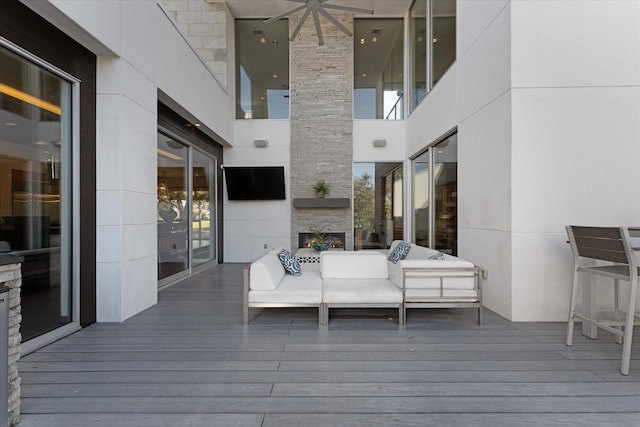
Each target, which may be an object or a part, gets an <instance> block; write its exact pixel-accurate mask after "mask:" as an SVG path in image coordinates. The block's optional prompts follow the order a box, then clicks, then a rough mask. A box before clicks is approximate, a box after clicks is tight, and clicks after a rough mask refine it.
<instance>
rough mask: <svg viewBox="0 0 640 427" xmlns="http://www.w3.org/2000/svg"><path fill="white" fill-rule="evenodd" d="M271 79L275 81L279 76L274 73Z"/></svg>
mask: <svg viewBox="0 0 640 427" xmlns="http://www.w3.org/2000/svg"><path fill="white" fill-rule="evenodd" d="M271 77H273V78H274V79H277V78H278V77H279V76H278V75H277V74H276V73H273V74H272V75H271Z"/></svg>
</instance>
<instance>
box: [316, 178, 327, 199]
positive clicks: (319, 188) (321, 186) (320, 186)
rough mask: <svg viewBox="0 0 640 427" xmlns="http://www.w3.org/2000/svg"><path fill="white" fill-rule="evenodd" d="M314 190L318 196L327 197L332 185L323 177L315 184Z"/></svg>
mask: <svg viewBox="0 0 640 427" xmlns="http://www.w3.org/2000/svg"><path fill="white" fill-rule="evenodd" d="M313 191H315V192H316V197H325V196H328V195H329V192H330V191H331V186H330V185H329V184H327V182H326V181H325V180H324V179H321V180H320V181H318V182H316V184H315V185H314V186H313Z"/></svg>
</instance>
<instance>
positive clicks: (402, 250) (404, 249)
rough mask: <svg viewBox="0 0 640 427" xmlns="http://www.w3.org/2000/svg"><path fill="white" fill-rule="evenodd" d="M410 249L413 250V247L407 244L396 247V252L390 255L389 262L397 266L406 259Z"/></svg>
mask: <svg viewBox="0 0 640 427" xmlns="http://www.w3.org/2000/svg"><path fill="white" fill-rule="evenodd" d="M409 249H411V245H410V244H409V243H407V242H400V243H398V245H397V246H396V248H395V249H394V250H392V251H391V253H390V254H389V258H388V259H389V261H391V262H392V263H394V264H397V263H398V261H400V260H403V259H405V257H406V256H407V254H408V253H409Z"/></svg>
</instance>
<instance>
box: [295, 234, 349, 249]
mask: <svg viewBox="0 0 640 427" xmlns="http://www.w3.org/2000/svg"><path fill="white" fill-rule="evenodd" d="M324 237H325V239H324V240H325V242H327V243H329V247H331V248H341V249H344V245H345V233H324ZM315 241H317V238H316V236H315V235H314V234H313V233H298V248H300V249H302V248H310V247H311V245H312V244H313V242H315Z"/></svg>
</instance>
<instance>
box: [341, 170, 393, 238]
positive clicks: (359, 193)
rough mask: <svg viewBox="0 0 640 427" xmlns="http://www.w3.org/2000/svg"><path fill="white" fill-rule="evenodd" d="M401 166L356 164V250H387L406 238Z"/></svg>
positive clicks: (354, 182)
mask: <svg viewBox="0 0 640 427" xmlns="http://www.w3.org/2000/svg"><path fill="white" fill-rule="evenodd" d="M402 171H403V167H402V163H396V162H388V163H354V165H353V225H354V239H353V241H354V243H355V249H356V250H359V249H375V248H378V249H385V248H389V246H391V243H392V242H393V241H394V240H399V239H402V238H403V234H404V228H403V223H404V222H403V221H404V218H403V186H402V183H403V180H402V173H403V172H402Z"/></svg>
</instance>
